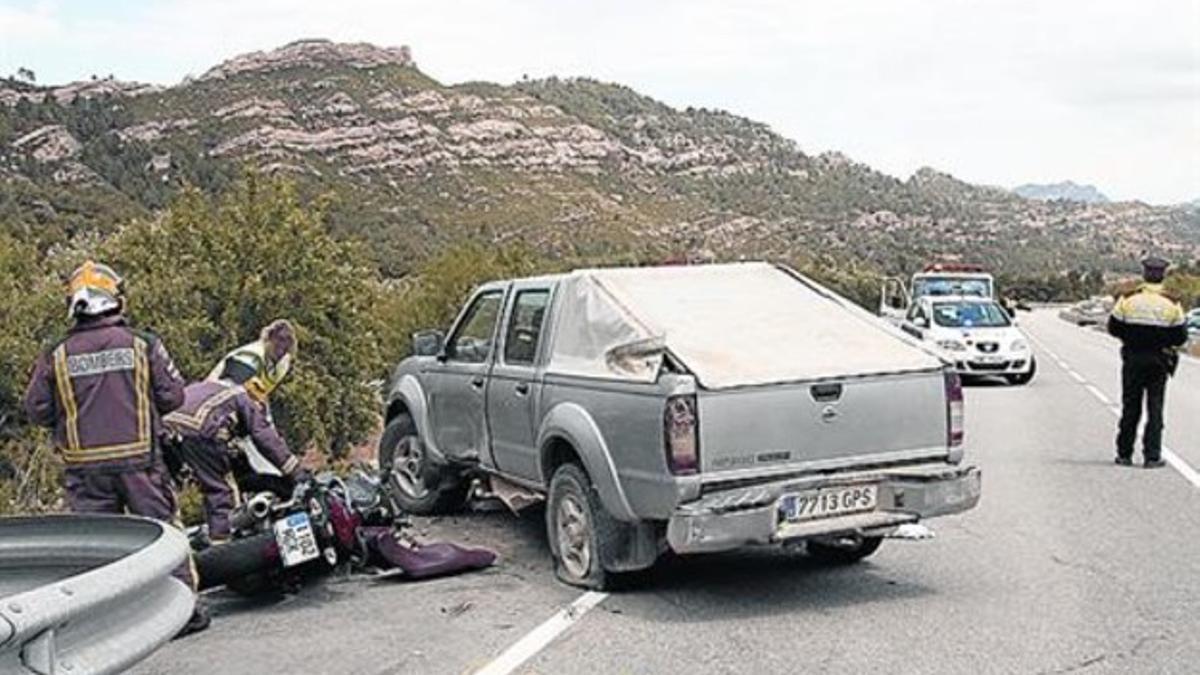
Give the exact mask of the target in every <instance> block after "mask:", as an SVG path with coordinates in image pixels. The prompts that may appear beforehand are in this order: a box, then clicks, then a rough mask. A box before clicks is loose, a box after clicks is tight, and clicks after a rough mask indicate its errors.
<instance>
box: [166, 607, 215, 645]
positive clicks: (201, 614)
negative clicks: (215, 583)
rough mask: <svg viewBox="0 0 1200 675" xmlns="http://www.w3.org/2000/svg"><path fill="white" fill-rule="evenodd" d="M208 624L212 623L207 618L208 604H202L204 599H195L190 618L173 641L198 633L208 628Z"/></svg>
mask: <svg viewBox="0 0 1200 675" xmlns="http://www.w3.org/2000/svg"><path fill="white" fill-rule="evenodd" d="M210 623H212V619H211V618H210V617H209V616H208V604H207V603H206V602H204V598H200V597H197V598H196V606H195V607H194V608H193V609H192V618H190V619H188V622H187V623H185V624H183V628H180V629H179V632H178V633H176V634H175V637H174V638H173V639H175V640H178V639H179V638H182V637H187V636H189V635H191V634H193V633H199V632H200V631H202V630H204V629H206V628H208V625H209V624H210Z"/></svg>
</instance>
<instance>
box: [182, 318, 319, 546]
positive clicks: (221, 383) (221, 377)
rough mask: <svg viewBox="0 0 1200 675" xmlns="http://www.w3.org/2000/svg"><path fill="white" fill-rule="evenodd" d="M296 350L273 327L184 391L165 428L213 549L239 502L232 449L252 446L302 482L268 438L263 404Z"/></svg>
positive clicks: (274, 439)
mask: <svg viewBox="0 0 1200 675" xmlns="http://www.w3.org/2000/svg"><path fill="white" fill-rule="evenodd" d="M295 345H296V341H295V334H294V331H293V330H292V327H291V324H289V323H287V322H279V321H277V322H275V323H272V324H271V325H270V326H268V327H267V329H265V330H264V331H263V338H262V340H260V342H258V343H251V344H250V345H246V346H245V347H242V348H239V349H238V350H235V351H234V352H233V353H231V354H229V355H228V356H227V357H226V358H225V359H223V360H222V363H221V365H220V366H219V369H220V370H219V372H214V374H215V375H216V377H215V378H211V379H209V380H206V381H204V382H196V383H194V384H190V385H188V387H187V389H186V390H185V400H184V403H183V405H182V406H181V407H180V408H179V409H178V410H176V411H175V412H173V413H171V414H170V415H168V416H167V417H166V418H165V420H164V421H165V422H166V425H167V427H168V429H169V430H170V431H171V432H173V434H174V435H175V436H176V437H177V438H178V441H179V444H178V448H179V452H180V456H181V457H180V458H181V459H182V460H183V462H184V463H185V464H187V465H188V466H189V467H191V469H192V472H193V475H194V476H195V478H196V482H197V483H199V485H200V490H201V492H202V493H203V495H204V512H205V519H206V520H207V521H208V536H209V539H210V540H211V541H212V543H214V544H220V543H223V542H225V541H227V540H228V539H229V536H230V534H231V532H230V521H229V514H230V511H232V509H233V508H234V507H235V506H237V505H238V501H239V499H240V495H239V494H238V488H237V483H236V481H235V479H234V476H233V473H234V463H235V461H236V460H237V459H238V458H239V457H238V456H239V453H240V451H239V448H238V445H239V443H238V442H239V441H241V440H242V439H249V440H250V441H252V442H253V443H254V445H255V446H256V448H257V449H258V451H259V452H260V453H261V454H262V455H263V456H264V457H265V458H266V459H267V460H268V461H269V462H271V464H273V465H275V467H276V468H277V469H279V471H280V473H282V474H283V475H284V476H285V477H287V478H288V479H290V480H291V481H296V480H303V479H304V477H305V476H306V471H305V470H304V469H303V468H302V467H301V466H300V460H299V459H298V458H297V457H296V456H295V455H293V454H292V453H291V452H290V451H289V450H288V447H287V443H286V442H285V441H284V440H283V438H282V437H281V436H280V435H279V432H278V431H276V430H275V426H274V424H273V422H272V420H271V416H270V411H269V409H268V408H267V396H269V395H270V393H271V391H272V390H274V388H275V387H276V386H277V385H278V384H279V382H280V381H281V380H282V379H283V378H284V377H285V376H286V375H287V371H288V369H289V368H290V363H291V356H292V355H293V354H294V352H295Z"/></svg>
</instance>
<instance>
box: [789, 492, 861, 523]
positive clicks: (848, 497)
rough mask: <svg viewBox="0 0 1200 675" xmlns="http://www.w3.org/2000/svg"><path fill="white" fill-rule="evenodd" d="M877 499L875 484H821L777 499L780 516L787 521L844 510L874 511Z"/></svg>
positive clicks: (809, 518)
mask: <svg viewBox="0 0 1200 675" xmlns="http://www.w3.org/2000/svg"><path fill="white" fill-rule="evenodd" d="M878 501H879V486H878V485H853V486H849V487H836V488H824V489H821V490H808V491H805V492H796V493H793V494H787V495H784V496H783V497H782V498H780V500H779V516H780V519H782V520H785V521H787V522H792V523H794V522H797V521H801V520H814V519H816V518H832V517H834V516H842V515H846V514H848V513H861V512H863V511H874V510H875V506H876V504H877V503H878Z"/></svg>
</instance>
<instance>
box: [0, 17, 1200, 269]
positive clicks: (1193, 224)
mask: <svg viewBox="0 0 1200 675" xmlns="http://www.w3.org/2000/svg"><path fill="white" fill-rule="evenodd" d="M35 65H36V64H35ZM245 165H250V166H255V167H258V168H259V169H260V170H262V171H266V172H273V173H282V174H286V175H288V176H291V177H293V178H294V179H295V181H296V182H297V184H298V186H299V188H300V189H301V190H302V191H304V192H305V193H306V194H318V193H331V194H332V195H333V196H334V197H335V200H334V202H333V205H332V206H331V211H330V212H329V213H330V218H331V219H332V221H333V224H334V227H335V228H336V231H337V232H339V233H342V234H347V235H353V236H356V237H361V238H363V239H366V240H367V241H368V242H369V244H370V245H371V250H372V251H373V252H374V254H375V255H376V256H377V257H378V260H379V264H380V267H381V269H382V270H383V271H384V272H385V273H386V274H389V275H396V276H398V275H403V274H405V273H406V272H408V271H410V270H411V269H413V267H414V266H415V265H417V264H419V263H420V261H421V260H422V259H423V258H424V257H425V256H427V255H429V253H430V252H431V251H433V250H436V249H438V248H439V247H441V246H444V245H445V244H446V243H447V242H451V241H456V240H459V239H462V238H464V237H469V238H474V239H482V240H484V241H488V242H522V243H523V244H527V245H529V246H531V247H534V248H535V249H537V250H539V251H542V252H545V253H546V254H549V255H577V256H582V257H587V256H592V257H594V258H599V259H603V260H662V259H666V258H687V259H692V260H711V259H737V258H743V257H768V258H775V259H782V260H793V261H794V260H800V259H810V260H811V259H821V260H831V261H835V262H846V263H852V264H853V266H854V268H855V269H862V270H870V271H878V272H889V273H902V272H909V271H911V270H912V269H914V268H915V267H917V266H919V265H920V264H921V263H923V262H925V261H926V260H928V259H930V258H935V257H942V256H958V257H960V258H963V259H969V260H972V261H979V262H982V263H984V264H987V265H989V266H990V267H992V268H994V269H996V270H998V271H1003V272H1010V273H1022V274H1024V273H1030V274H1034V273H1037V274H1041V273H1047V272H1058V271H1061V270H1066V269H1076V268H1083V267H1100V268H1104V269H1117V268H1120V267H1122V266H1127V265H1128V264H1129V261H1131V260H1137V256H1138V255H1139V254H1140V252H1141V251H1144V250H1147V249H1154V250H1160V251H1164V252H1165V253H1167V254H1170V255H1172V257H1175V258H1180V259H1196V258H1200V212H1197V211H1193V210H1189V209H1183V208H1172V207H1158V206H1150V205H1146V204H1141V203H1136V202H1135V203H1120V204H1081V203H1079V202H1077V201H1037V200H1029V199H1024V198H1022V197H1020V196H1017V195H1015V194H1013V193H1011V192H1008V191H1005V190H1001V189H998V188H994V187H981V186H976V185H972V184H970V183H966V182H963V181H961V180H958V179H956V178H954V177H953V176H950V175H948V174H945V173H943V172H939V171H937V170H935V169H928V168H927V169H922V170H920V171H918V172H917V173H915V174H914V175H913V176H912V177H910V178H908V179H907V180H901V179H897V178H894V177H892V176H889V175H886V174H883V173H881V172H879V171H876V170H874V169H872V168H871V167H869V166H866V165H864V164H861V163H858V162H855V161H853V160H852V159H850V158H848V157H846V156H844V155H842V154H840V153H836V152H827V153H823V154H819V155H811V154H807V153H805V152H803V151H802V150H800V149H799V147H798V146H797V145H796V143H795V142H794V141H792V140H790V139H787V138H784V137H782V136H780V135H779V134H777V133H775V132H774V131H772V130H771V129H770V128H769V127H767V126H766V125H764V124H761V123H758V122H754V121H752V120H749V119H746V118H743V117H739V116H737V115H733V114H730V113H727V112H723V111H717V110H706V109H700V108H691V107H689V108H686V109H677V108H673V107H670V106H668V105H665V104H663V103H661V102H659V101H656V100H654V99H652V98H649V97H647V96H644V95H642V94H639V93H638V92H636V91H633V90H632V89H630V88H628V87H625V86H621V85H617V84H608V83H603V82H598V81H596V80H591V79H585V78H580V79H560V78H553V77H551V78H548V79H542V80H533V81H522V82H518V83H515V84H511V85H499V84H493V83H487V82H468V83H463V84H457V85H444V84H442V83H440V82H437V81H435V80H433V79H432V78H430V77H429V76H427V75H425V74H424V73H422V72H421V71H420V70H419V69H418V67H417V65H416V62H415V61H414V59H413V55H412V53H411V52H410V51H409V50H408V49H407V48H403V47H400V48H381V47H376V46H373V45H368V44H340V43H333V42H329V41H325V40H303V41H299V42H294V43H291V44H288V45H285V46H283V47H280V48H278V49H275V50H271V51H266V52H254V53H252V54H247V55H242V56H238V57H236V58H233V59H231V60H229V61H226V62H225V63H223V64H220V65H218V66H216V67H214V68H212V69H211V70H209V71H208V72H206V73H204V74H203V75H200V76H198V77H195V78H189V79H187V80H184V81H183V82H182V83H180V84H178V85H175V86H170V87H152V86H146V85H141V84H138V83H131V82H122V81H118V80H113V79H102V80H94V81H91V82H85V83H76V84H71V85H66V86H60V87H45V86H34V85H30V84H28V83H22V82H15V81H11V80H9V81H5V80H2V79H0V230H7V231H9V232H13V233H16V234H18V235H19V236H25V237H33V238H36V239H38V241H39V244H40V245H41V246H42V248H43V250H45V249H47V248H50V247H51V246H53V245H54V244H56V243H58V242H60V241H62V240H63V239H65V238H73V237H78V236H81V235H90V234H91V233H93V232H97V231H99V232H100V233H101V234H102V233H103V232H105V231H111V229H112V228H114V227H118V226H119V225H120V224H121V223H123V222H127V221H128V219H129V218H131V217H149V216H152V215H153V214H154V213H155V212H156V211H158V210H159V209H161V208H162V207H163V206H164V205H165V204H166V203H167V202H168V200H169V199H170V198H171V196H172V195H173V194H175V192H176V191H178V189H179V188H180V187H181V186H183V185H194V186H197V187H199V188H200V189H202V190H205V191H209V192H215V191H219V190H222V189H224V188H225V187H226V186H228V185H229V184H230V183H231V182H232V181H233V180H235V179H236V177H237V174H238V172H239V171H240V170H241V168H242V167H243V166H245Z"/></svg>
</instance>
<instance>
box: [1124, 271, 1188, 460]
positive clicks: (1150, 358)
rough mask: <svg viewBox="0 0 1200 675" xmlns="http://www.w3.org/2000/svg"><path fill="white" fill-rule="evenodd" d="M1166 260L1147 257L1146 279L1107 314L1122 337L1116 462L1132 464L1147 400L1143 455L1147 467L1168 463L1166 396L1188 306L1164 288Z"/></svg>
mask: <svg viewBox="0 0 1200 675" xmlns="http://www.w3.org/2000/svg"><path fill="white" fill-rule="evenodd" d="M1169 266H1170V263H1168V262H1167V261H1166V260H1163V259H1162V258H1158V257H1153V256H1152V257H1149V258H1146V259H1145V260H1143V261H1142V278H1143V280H1144V283H1142V284H1141V285H1140V286H1138V288H1137V290H1136V291H1135V292H1133V293H1131V294H1129V295H1126V296H1124V297H1122V298H1121V299H1120V300H1118V301H1117V304H1116V305H1115V306H1114V307H1113V310H1112V315H1111V316H1110V317H1109V319H1108V332H1109V333H1110V334H1112V335H1114V336H1115V337H1117V338H1118V339H1120V340H1121V361H1122V366H1121V423H1120V428H1119V431H1118V433H1117V459H1116V462H1117V464H1119V465H1121V466H1130V465H1132V464H1133V443H1134V440H1136V438H1137V429H1138V423H1139V422H1140V421H1141V417H1142V402H1143V401H1145V406H1146V429H1145V431H1144V432H1143V434H1142V457H1143V459H1144V460H1145V463H1144V466H1145V467H1146V468H1147V469H1156V468H1158V467H1161V466H1163V459H1162V430H1163V402H1164V400H1165V398H1166V391H1167V378H1168V377H1170V376H1171V375H1172V374H1174V372H1175V367H1176V365H1177V364H1178V362H1179V361H1178V359H1179V355H1178V352H1177V351H1176V350H1177V348H1178V347H1180V346H1181V345H1183V344H1184V343H1186V342H1187V339H1188V335H1187V320H1186V317H1185V315H1184V312H1183V307H1182V306H1180V304H1179V303H1178V302H1176V301H1175V300H1172V299H1171V298H1169V297H1168V296H1167V295H1166V294H1165V293H1164V291H1163V281H1164V280H1165V279H1166V276H1167V267H1169Z"/></svg>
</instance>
